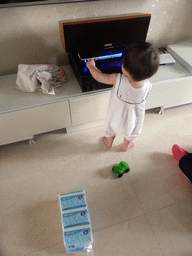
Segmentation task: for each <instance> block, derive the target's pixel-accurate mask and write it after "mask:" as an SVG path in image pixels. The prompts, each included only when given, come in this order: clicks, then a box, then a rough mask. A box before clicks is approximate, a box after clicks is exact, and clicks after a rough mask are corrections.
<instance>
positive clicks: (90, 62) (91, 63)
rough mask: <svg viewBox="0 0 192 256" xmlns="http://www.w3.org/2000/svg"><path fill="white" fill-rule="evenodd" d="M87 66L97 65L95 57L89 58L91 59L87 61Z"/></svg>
mask: <svg viewBox="0 0 192 256" xmlns="http://www.w3.org/2000/svg"><path fill="white" fill-rule="evenodd" d="M87 67H88V68H89V67H95V61H94V59H89V61H88V62H87Z"/></svg>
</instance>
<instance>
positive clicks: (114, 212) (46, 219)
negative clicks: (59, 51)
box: [0, 105, 192, 256]
mask: <svg viewBox="0 0 192 256" xmlns="http://www.w3.org/2000/svg"><path fill="white" fill-rule="evenodd" d="M102 134H103V127H97V128H93V129H89V130H84V131H81V132H77V133H73V134H63V131H56V132H52V133H47V134H43V135H38V136H36V137H35V140H36V144H34V145H29V144H28V142H27V141H24V142H18V143H15V144H10V145H6V146H2V147H1V148H0V150H1V153H0V158H1V159H0V160H1V161H0V220H1V221H0V234H1V240H0V249H1V253H0V255H1V256H19V255H21V256H25V255H31V256H45V255H46V256H47V255H49V256H60V255H63V256H64V255H66V252H65V248H64V245H63V236H62V229H61V218H60V210H59V203H58V194H61V193H68V192H72V191H78V190H82V189H84V190H85V192H86V196H87V203H88V207H89V212H90V218H91V222H92V229H93V237H94V244H95V247H94V256H100V255H101V256H112V255H114V256H117V255H118V256H121V255H122V256H147V255H152V256H162V255H163V256H191V255H192V185H191V183H190V182H189V180H188V179H187V178H186V177H185V176H184V174H183V173H182V172H181V171H180V169H179V167H178V164H177V162H176V160H175V159H174V158H173V157H172V154H171V148H172V146H173V144H175V143H177V144H179V145H180V146H182V147H184V148H185V149H186V150H188V151H189V152H192V105H185V106H182V107H176V108H171V109H167V110H165V114H164V115H158V112H157V111H154V110H153V111H147V113H146V118H145V123H144V127H143V131H142V134H141V135H140V137H139V138H138V139H137V141H135V147H134V148H133V149H131V150H130V151H129V152H121V143H122V140H123V136H122V135H118V136H117V138H116V139H115V141H114V147H113V148H112V149H109V150H108V149H106V148H105V146H104V145H103V144H102V142H101V140H100V139H101V136H102ZM122 160H123V161H126V162H128V163H129V165H130V168H131V171H130V172H129V173H128V174H126V175H124V176H123V177H122V178H120V179H119V178H117V177H116V176H115V175H114V174H113V173H112V167H113V166H114V165H117V164H118V163H119V162H120V161H122Z"/></svg>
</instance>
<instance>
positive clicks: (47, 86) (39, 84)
mask: <svg viewBox="0 0 192 256" xmlns="http://www.w3.org/2000/svg"><path fill="white" fill-rule="evenodd" d="M66 78H67V76H66V73H65V71H64V70H62V69H60V68H59V67H58V66H56V65H25V64H19V66H18V73H17V80H16V85H17V89H19V90H21V91H23V92H35V91H37V90H41V91H42V92H43V93H47V94H53V95H55V88H56V87H58V86H61V85H62V84H63V82H65V81H66Z"/></svg>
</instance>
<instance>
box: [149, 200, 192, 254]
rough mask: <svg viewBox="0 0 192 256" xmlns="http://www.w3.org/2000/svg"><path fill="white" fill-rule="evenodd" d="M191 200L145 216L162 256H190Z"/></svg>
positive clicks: (191, 229)
mask: <svg viewBox="0 0 192 256" xmlns="http://www.w3.org/2000/svg"><path fill="white" fill-rule="evenodd" d="M191 212H192V200H191V199H190V200H186V201H183V202H180V203H178V204H174V205H171V206H168V207H166V208H163V209H161V210H159V211H156V212H152V213H150V214H147V218H148V220H149V223H150V225H151V227H152V230H153V232H154V234H155V236H156V238H157V240H158V243H159V245H160V247H161V250H162V251H163V255H165V256H167V255H174V256H181V255H182V256H190V255H191V254H192V233H191V231H192V214H191Z"/></svg>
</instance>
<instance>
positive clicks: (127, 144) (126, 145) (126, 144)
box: [122, 138, 134, 151]
mask: <svg viewBox="0 0 192 256" xmlns="http://www.w3.org/2000/svg"><path fill="white" fill-rule="evenodd" d="M133 147H134V143H133V142H132V141H129V140H127V139H125V138H124V143H123V147H122V150H123V151H128V150H129V149H131V148H133Z"/></svg>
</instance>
